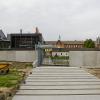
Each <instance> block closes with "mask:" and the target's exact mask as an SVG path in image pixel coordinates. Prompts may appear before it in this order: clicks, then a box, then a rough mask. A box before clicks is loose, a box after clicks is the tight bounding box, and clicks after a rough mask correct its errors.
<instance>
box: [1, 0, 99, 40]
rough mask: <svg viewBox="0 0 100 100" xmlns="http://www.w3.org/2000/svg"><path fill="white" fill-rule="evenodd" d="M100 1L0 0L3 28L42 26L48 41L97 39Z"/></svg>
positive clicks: (26, 28) (8, 30) (7, 31)
mask: <svg viewBox="0 0 100 100" xmlns="http://www.w3.org/2000/svg"><path fill="white" fill-rule="evenodd" d="M99 5H100V1H99V0H0V27H2V28H3V29H4V31H5V32H6V33H10V32H18V31H19V29H20V28H23V29H24V31H26V32H32V30H33V29H32V28H33V27H35V26H38V27H39V29H40V31H41V32H42V33H43V36H44V38H45V40H57V39H58V36H59V34H61V36H62V39H64V40H73V39H74V40H76V39H79V40H81V39H86V38H93V39H95V38H96V35H98V34H99V33H100V29H99V26H100V14H99V11H100V6H99Z"/></svg>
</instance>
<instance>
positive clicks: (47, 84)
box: [24, 81, 100, 86]
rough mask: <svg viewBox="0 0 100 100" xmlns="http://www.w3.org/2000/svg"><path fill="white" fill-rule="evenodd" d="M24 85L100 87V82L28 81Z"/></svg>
mask: <svg viewBox="0 0 100 100" xmlns="http://www.w3.org/2000/svg"><path fill="white" fill-rule="evenodd" d="M24 85H31V86H33V85H35V86H39V85H40V86H41V85H42V86H52V85H53V86H60V85H64V86H65V85H68V86H70V85H75V86H76V85H100V82H99V81H93V82H91V81H88V82H87V81H86V82H84V81H80V82H79V81H77V82H75V81H72V82H70V81H69V82H68V81H33V82H28V81H26V84H24Z"/></svg>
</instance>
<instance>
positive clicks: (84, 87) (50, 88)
mask: <svg viewBox="0 0 100 100" xmlns="http://www.w3.org/2000/svg"><path fill="white" fill-rule="evenodd" d="M20 89H21V90H74V89H75V90H79V89H82V90H86V89H97V90H98V89H100V85H78V86H77V85H76V86H73V85H71V86H21V87H20Z"/></svg>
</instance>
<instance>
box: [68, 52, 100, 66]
mask: <svg viewBox="0 0 100 100" xmlns="http://www.w3.org/2000/svg"><path fill="white" fill-rule="evenodd" d="M69 57H70V60H69V61H70V66H74V67H100V51H70V52H69Z"/></svg>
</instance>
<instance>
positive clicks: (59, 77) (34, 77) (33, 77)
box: [27, 76, 97, 79]
mask: <svg viewBox="0 0 100 100" xmlns="http://www.w3.org/2000/svg"><path fill="white" fill-rule="evenodd" d="M27 79H97V78H95V77H92V76H91V77H90V76H89V77H87V76H86V77H80V76H77V77H74V76H73V77H66V76H65V77H64V76H62V77H61V76H56V77H55V76H52V77H50V76H49V77H45V76H44V77H42V76H41V77H36V76H32V77H30V76H29V77H28V78H27Z"/></svg>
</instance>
